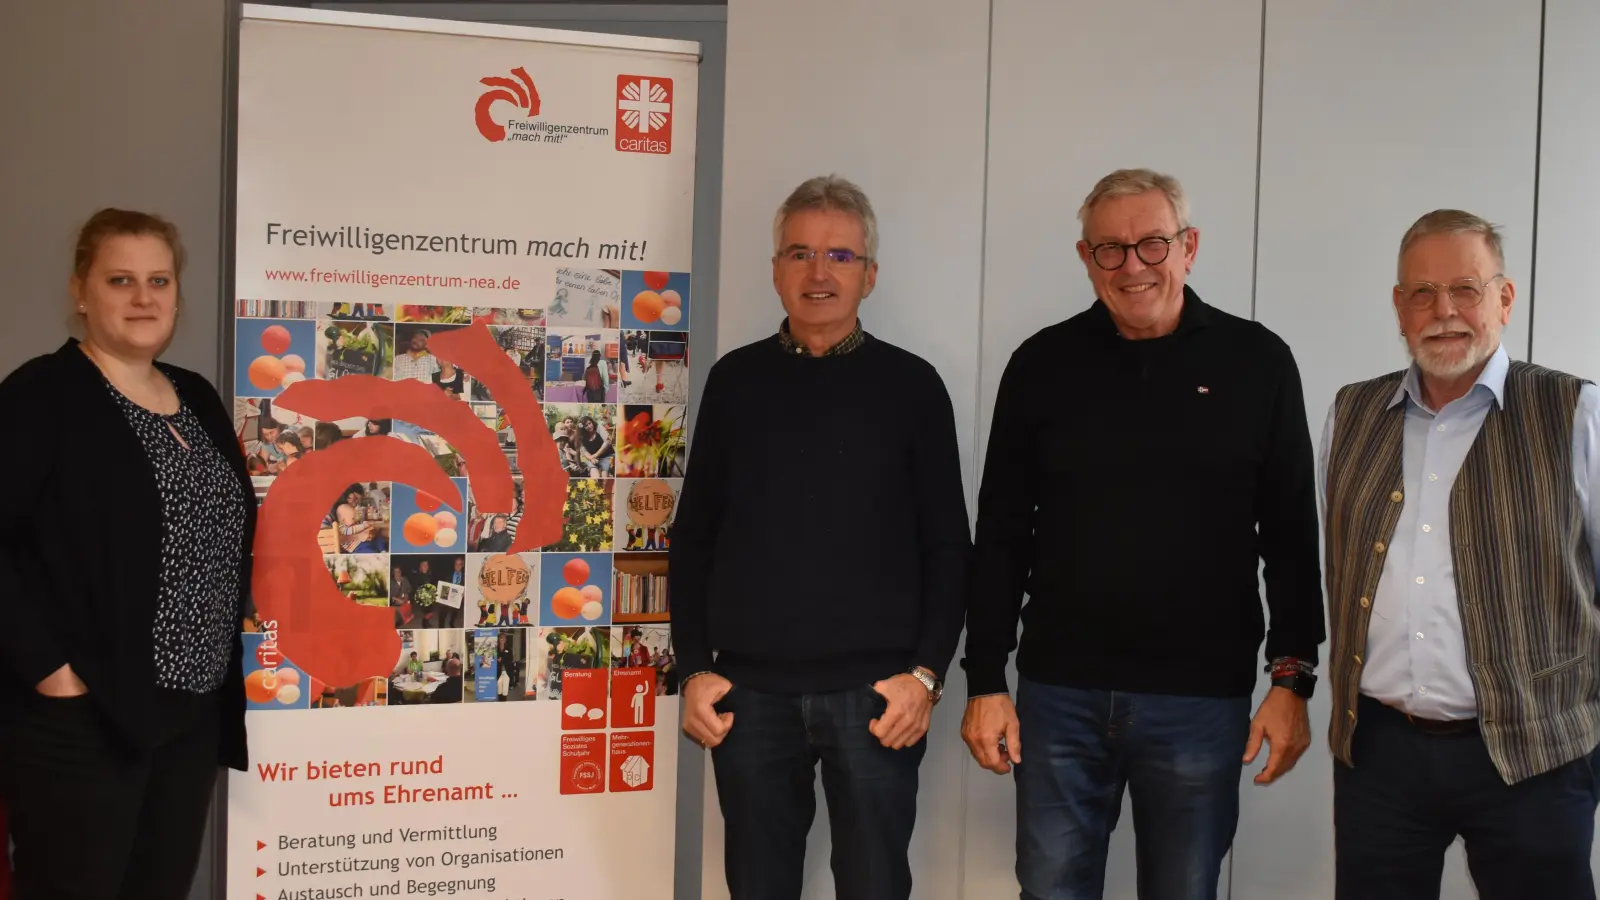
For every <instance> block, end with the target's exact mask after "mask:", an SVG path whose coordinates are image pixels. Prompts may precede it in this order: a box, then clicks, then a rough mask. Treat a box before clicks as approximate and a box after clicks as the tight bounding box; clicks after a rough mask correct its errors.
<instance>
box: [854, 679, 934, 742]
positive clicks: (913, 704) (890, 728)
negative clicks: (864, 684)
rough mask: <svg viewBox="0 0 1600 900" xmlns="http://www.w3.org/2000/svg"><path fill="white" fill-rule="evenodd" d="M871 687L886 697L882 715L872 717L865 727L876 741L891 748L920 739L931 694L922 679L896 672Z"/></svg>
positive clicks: (925, 727) (929, 711)
mask: <svg viewBox="0 0 1600 900" xmlns="http://www.w3.org/2000/svg"><path fill="white" fill-rule="evenodd" d="M872 689H873V690H875V691H877V692H878V693H879V694H881V695H883V698H884V699H885V700H888V701H889V708H888V709H886V710H884V712H883V717H882V718H878V719H873V720H872V722H871V723H870V724H869V725H868V727H867V730H868V731H871V732H872V736H873V737H875V738H877V739H878V743H880V744H882V745H884V746H885V747H888V748H889V749H890V750H902V749H904V748H906V747H909V746H911V745H912V744H915V743H916V742H917V741H920V740H922V736H923V735H925V734H927V733H928V719H929V718H930V717H931V716H932V714H933V698H932V697H930V696H928V689H927V688H926V687H925V686H923V684H922V682H920V681H918V680H917V679H916V677H915V676H912V675H896V676H894V677H893V678H888V679H885V680H883V681H880V682H878V683H877V684H874V685H873V686H872Z"/></svg>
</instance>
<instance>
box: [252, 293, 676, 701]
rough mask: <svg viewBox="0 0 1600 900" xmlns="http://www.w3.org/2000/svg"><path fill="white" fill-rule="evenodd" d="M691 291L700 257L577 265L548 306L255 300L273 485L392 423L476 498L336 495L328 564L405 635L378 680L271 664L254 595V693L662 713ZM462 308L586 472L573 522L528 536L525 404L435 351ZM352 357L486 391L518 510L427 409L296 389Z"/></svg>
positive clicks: (396, 372)
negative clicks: (404, 415) (516, 421)
mask: <svg viewBox="0 0 1600 900" xmlns="http://www.w3.org/2000/svg"><path fill="white" fill-rule="evenodd" d="M690 296H691V295H690V276H689V275H688V274H687V273H680V272H655V271H637V272H636V271H618V270H601V269H576V268H573V269H567V268H563V269H560V270H559V271H558V272H557V273H556V274H555V277H554V283H553V284H551V285H550V288H549V292H548V294H547V295H546V296H544V297H542V298H541V299H542V302H543V304H544V305H543V306H542V307H537V308H485V307H480V306H474V305H470V302H468V303H464V304H463V305H460V306H446V305H436V304H412V303H387V302H383V303H335V302H323V301H317V300H314V299H312V300H300V299H296V300H279V299H269V300H255V299H250V300H245V299H241V300H238V301H236V304H235V313H236V318H235V340H236V345H235V348H234V349H235V354H234V360H235V361H234V372H233V376H234V401H233V404H234V423H235V431H236V433H237V435H238V438H239V441H240V442H241V444H242V445H243V447H244V451H245V455H246V460H247V464H248V467H249V470H250V474H251V476H252V480H253V481H254V483H255V488H256V494H257V497H258V500H265V499H266V498H268V497H269V496H270V492H271V490H272V485H273V484H274V483H275V481H276V479H277V478H278V477H279V476H281V475H284V474H285V473H287V472H289V470H290V469H292V468H293V467H294V466H296V465H298V464H300V463H301V462H303V461H306V460H308V459H315V458H316V454H318V453H319V452H322V451H326V450H328V449H329V448H331V447H333V446H334V445H336V444H340V443H342V442H345V441H355V440H370V439H374V438H388V439H391V440H398V441H403V442H405V443H408V444H411V445H414V446H417V447H421V448H423V449H424V450H425V451H426V452H427V453H428V455H429V456H431V457H432V458H433V459H434V460H435V461H436V462H437V463H438V465H439V467H440V469H441V470H442V472H443V473H444V475H446V476H448V477H449V478H450V479H451V482H452V483H453V484H454V485H455V486H456V488H457V489H458V490H459V491H460V496H461V498H462V502H461V504H460V508H456V506H454V505H452V504H451V503H448V502H446V501H445V500H443V499H441V498H437V497H433V496H430V495H429V494H427V493H425V492H423V491H421V490H419V489H417V488H416V487H413V486H411V485H408V484H403V483H400V482H390V481H382V480H370V481H356V482H352V483H351V484H349V486H348V487H347V488H346V489H344V490H343V492H342V493H340V494H338V495H337V496H330V497H328V498H327V508H326V511H325V512H324V513H323V514H322V521H321V527H320V530H319V531H318V533H317V536H316V537H317V541H318V544H319V546H320V547H321V550H322V554H323V559H324V562H325V563H326V569H327V576H328V577H329V578H331V579H333V582H334V583H335V584H336V585H337V586H338V588H339V590H340V592H341V593H343V594H344V595H345V597H346V598H348V599H349V601H350V602H351V603H353V604H358V605H361V606H371V607H386V608H388V609H389V610H390V612H391V614H392V615H393V618H394V627H395V629H396V630H397V632H398V633H399V637H400V653H399V655H398V657H397V658H396V660H395V662H394V666H393V669H392V670H391V671H390V672H388V673H386V674H385V675H384V676H382V677H374V678H371V679H369V680H367V681H366V682H364V683H361V684H355V685H329V684H323V683H321V682H319V681H317V680H316V679H315V678H314V677H312V676H311V675H310V674H308V673H305V672H302V671H299V670H298V669H297V668H296V667H295V665H294V660H293V659H292V658H287V659H283V660H281V661H280V662H279V664H278V665H276V666H275V667H274V668H273V670H272V672H271V673H270V677H268V673H266V672H265V671H264V670H263V669H261V662H260V661H259V659H258V656H261V655H269V656H270V654H263V653H260V652H258V651H259V650H260V649H261V645H262V642H263V640H265V639H267V638H268V635H266V634H265V633H264V630H263V628H262V625H261V622H260V621H259V618H258V617H257V616H256V614H255V612H254V611H253V610H251V611H249V612H248V614H247V616H246V621H245V622H244V626H243V627H244V631H245V643H246V653H245V660H246V687H247V696H248V701H249V702H248V706H249V708H250V709H253V710H287V709H327V708H334V707H340V708H344V707H361V706H414V705H425V704H440V703H445V704H449V703H499V702H511V701H540V700H554V701H557V702H559V703H561V704H562V707H561V711H562V714H561V722H562V729H563V730H564V731H587V730H595V729H606V728H648V727H652V726H653V724H654V721H653V717H654V708H655V698H656V697H657V696H664V695H672V694H676V693H677V685H676V682H675V669H676V665H675V656H674V653H673V648H672V635H671V630H670V627H669V618H670V612H671V602H670V597H669V595H668V588H667V554H668V551H669V550H670V549H671V546H672V542H671V536H672V522H673V517H674V513H675V511H676V508H677V503H678V492H679V490H680V489H681V485H682V477H683V468H684V463H685V455H686V452H687V414H688V400H689V371H688V367H689V364H690V362H689V326H690V309H691V299H690ZM463 328H482V329H484V330H486V332H487V333H488V335H489V336H490V338H491V339H492V340H493V342H494V344H495V346H497V347H499V348H500V349H501V350H502V351H503V352H504V353H505V355H506V357H507V358H508V359H509V360H510V361H511V362H512V364H513V365H514V366H515V367H516V369H517V370H518V371H519V372H521V374H522V376H523V378H524V379H525V380H526V383H527V387H528V390H530V391H531V392H532V394H533V396H534V397H536V398H537V399H538V401H539V403H540V405H541V407H542V411H543V415H544V422H543V426H544V427H545V428H546V429H547V431H548V433H549V435H550V437H551V438H552V441H553V443H554V446H555V451H554V452H555V453H556V454H557V458H558V460H559V462H560V466H561V468H562V470H563V471H564V472H565V474H566V476H567V491H566V503H565V506H564V508H563V510H562V515H561V522H562V528H561V535H560V537H559V538H558V539H557V540H556V541H555V542H553V543H550V544H548V545H546V546H544V547H542V548H539V549H537V550H533V551H528V552H522V553H512V552H511V550H512V548H513V542H514V541H515V539H516V535H517V527H518V524H519V522H520V520H521V519H522V514H523V510H522V503H523V490H522V487H523V485H522V472H523V466H522V465H520V464H519V446H518V440H517V438H518V436H517V434H516V433H515V430H514V429H513V428H512V427H511V425H510V423H509V421H508V417H507V415H506V414H505V411H504V410H503V409H502V408H501V405H500V402H499V400H498V399H497V398H496V397H495V396H494V395H493V392H491V391H490V390H489V389H488V387H487V386H485V385H483V384H479V383H477V382H476V381H475V380H474V378H473V373H472V372H470V371H464V370H463V369H462V368H458V367H457V366H455V365H453V364H452V363H451V362H449V361H447V360H445V359H442V358H440V357H439V356H437V355H435V354H434V352H433V351H432V350H430V342H432V341H434V340H437V339H438V337H439V336H440V335H442V334H445V333H448V332H450V331H453V330H456V329H463ZM353 375H362V376H374V377H376V378H379V379H384V380H388V381H394V382H404V381H417V382H421V383H423V384H430V385H433V386H434V387H436V388H438V389H439V390H441V391H444V392H445V393H446V394H448V395H449V396H450V397H452V398H454V399H457V400H459V401H460V402H462V403H465V404H468V405H469V408H470V411H471V413H472V415H473V417H474V418H475V419H476V420H477V422H479V423H481V425H482V427H485V428H488V429H489V430H490V431H491V432H492V433H493V434H494V436H495V443H496V444H497V445H498V447H499V449H500V451H501V452H502V453H504V455H505V458H506V460H507V462H508V463H509V464H510V470H511V474H512V488H513V489H512V495H513V497H514V500H513V503H512V508H510V509H496V508H491V507H489V506H487V505H484V504H480V503H479V501H478V498H477V497H476V496H475V495H474V493H473V491H472V489H471V486H470V485H471V482H470V479H469V473H468V467H469V465H473V464H474V461H473V460H471V459H469V458H467V456H466V455H464V454H463V453H461V452H459V451H458V450H457V448H455V447H453V446H451V445H450V443H449V442H448V441H446V440H445V439H444V438H443V437H441V436H440V435H439V434H436V433H434V432H433V431H430V430H429V429H428V428H426V427H423V426H421V425H418V424H415V423H410V422H406V421H403V420H401V419H398V418H383V419H377V418H374V419H368V418H349V419H341V420H336V421H318V420H315V419H312V418H310V417H309V416H306V415H303V414H301V413H298V412H296V411H295V410H293V409H292V408H289V407H287V406H285V405H284V404H282V403H281V402H280V395H282V394H283V392H284V391H285V390H287V389H289V388H290V387H292V386H293V385H294V384H295V383H297V382H300V381H303V380H309V379H321V380H334V379H339V378H345V377H348V376H353ZM513 381H514V379H513ZM519 387H520V385H519ZM384 412H385V413H388V412H390V411H389V410H387V409H386V410H384ZM395 414H399V413H395ZM524 443H528V445H529V446H543V445H542V443H541V444H539V445H534V444H531V443H530V442H526V441H525V442H524ZM330 459H331V458H330ZM306 471H307V472H308V473H309V472H310V471H311V470H310V469H307V470H306ZM437 489H438V488H437V487H435V490H437ZM319 509H320V506H319ZM313 514H315V513H313ZM318 577H320V576H318ZM647 720H648V721H647Z"/></svg>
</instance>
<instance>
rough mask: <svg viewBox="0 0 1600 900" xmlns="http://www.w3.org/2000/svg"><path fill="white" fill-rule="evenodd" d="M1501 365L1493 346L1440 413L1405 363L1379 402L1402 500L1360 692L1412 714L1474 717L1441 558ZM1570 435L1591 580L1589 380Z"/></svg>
mask: <svg viewBox="0 0 1600 900" xmlns="http://www.w3.org/2000/svg"><path fill="white" fill-rule="evenodd" d="M1510 365H1511V361H1510V358H1509V357H1508V356H1507V355H1506V351H1505V348H1504V347H1501V348H1500V349H1498V350H1496V351H1495V353H1494V356H1492V357H1490V359H1489V362H1488V363H1487V364H1486V365H1485V366H1484V367H1483V372H1482V374H1480V375H1479V376H1478V380H1477V383H1475V384H1474V385H1473V386H1472V389H1471V390H1470V391H1468V392H1467V394H1466V396H1464V397H1460V398H1458V399H1456V400H1454V401H1452V402H1450V403H1447V404H1445V406H1444V408H1443V409H1440V410H1432V409H1429V408H1428V404H1427V403H1426V402H1425V401H1424V400H1423V394H1422V385H1421V383H1420V381H1419V377H1418V372H1417V367H1416V366H1415V365H1413V366H1412V367H1411V369H1410V370H1409V371H1407V372H1406V376H1405V379H1404V381H1403V382H1402V383H1401V385H1400V387H1399V388H1397V389H1396V390H1395V395H1394V399H1393V400H1392V401H1390V404H1389V406H1390V408H1391V409H1392V408H1393V407H1394V404H1396V403H1405V404H1406V413H1405V415H1406V423H1405V450H1404V454H1405V459H1404V477H1405V506H1404V507H1403V508H1402V509H1401V512H1400V521H1399V523H1398V524H1397V525H1396V526H1395V531H1394V536H1393V537H1392V538H1391V539H1390V541H1389V550H1388V553H1387V555H1386V556H1385V557H1384V563H1383V574H1382V576H1380V578H1379V580H1378V592H1377V594H1376V595H1375V596H1374V597H1373V601H1372V618H1371V620H1370V621H1369V623H1368V626H1367V647H1366V652H1365V653H1364V658H1365V660H1366V663H1365V668H1363V669H1362V670H1361V693H1363V694H1366V695H1367V696H1369V697H1372V698H1374V699H1377V700H1380V701H1382V702H1383V703H1386V704H1388V705H1389V706H1393V707H1395V708H1397V709H1401V710H1404V711H1406V712H1408V713H1411V714H1413V715H1416V716H1420V717H1422V718H1427V719H1470V718H1472V717H1474V716H1476V715H1477V714H1478V712H1477V710H1478V698H1477V695H1476V693H1475V692H1474V690H1473V688H1472V678H1471V674H1470V669H1469V667H1468V665H1467V647H1466V637H1465V634H1464V632H1463V630H1462V627H1461V609H1460V606H1459V605H1458V604H1457V601H1456V581H1455V565H1454V563H1453V561H1452V559H1451V556H1450V489H1451V487H1452V486H1453V485H1454V484H1455V480H1456V475H1457V473H1459V472H1460V471H1461V464H1462V462H1463V461H1464V460H1465V459H1466V457H1467V451H1468V450H1470V449H1472V444H1473V441H1475V440H1476V439H1477V437H1478V431H1479V429H1481V428H1482V427H1483V420H1484V418H1485V417H1486V416H1487V415H1488V414H1489V408H1490V406H1491V405H1493V404H1497V403H1502V402H1504V400H1505V383H1506V370H1507V369H1509V368H1510ZM1335 411H1336V409H1335V408H1334V407H1330V408H1329V409H1328V420H1327V423H1326V425H1324V427H1323V431H1322V449H1321V453H1320V454H1319V458H1318V462H1317V481H1318V484H1319V485H1320V486H1321V494H1322V509H1323V521H1324V523H1326V521H1327V483H1328V449H1329V447H1330V445H1331V443H1332V440H1333V420H1334V414H1335ZM1572 432H1573V433H1572V466H1573V480H1574V482H1575V485H1576V487H1577V490H1578V508H1579V509H1580V510H1582V512H1583V520H1584V523H1585V527H1586V529H1587V532H1588V538H1589V552H1590V555H1591V556H1592V557H1593V559H1594V569H1595V579H1596V582H1597V583H1600V388H1597V387H1596V386H1595V385H1593V384H1587V385H1584V386H1583V389H1582V391H1581V392H1579V394H1578V405H1577V410H1576V414H1575V416H1574V419H1573V428H1572Z"/></svg>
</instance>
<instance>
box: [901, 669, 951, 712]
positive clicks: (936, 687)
mask: <svg viewBox="0 0 1600 900" xmlns="http://www.w3.org/2000/svg"><path fill="white" fill-rule="evenodd" d="M906 674H907V675H910V676H911V677H912V678H915V679H916V680H918V681H920V682H922V686H923V687H925V688H927V689H928V699H929V700H932V701H933V702H934V703H938V702H939V698H940V697H942V696H944V682H942V681H940V680H939V679H937V678H935V677H933V676H932V675H930V674H928V671H927V670H926V669H923V668H922V667H920V666H912V667H911V668H909V669H907V670H906Z"/></svg>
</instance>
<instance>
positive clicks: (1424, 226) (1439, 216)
mask: <svg viewBox="0 0 1600 900" xmlns="http://www.w3.org/2000/svg"><path fill="white" fill-rule="evenodd" d="M1436 234H1450V235H1456V234H1476V235H1478V236H1479V237H1481V238H1483V242H1484V243H1485V244H1487V245H1489V252H1490V253H1491V254H1493V256H1494V264H1495V267H1496V268H1498V269H1500V270H1501V271H1502V272H1504V271H1505V267H1506V253H1505V247H1504V245H1503V242H1502V241H1501V239H1500V229H1499V228H1496V227H1495V226H1494V225H1492V224H1490V223H1489V221H1488V220H1487V219H1484V218H1483V217H1481V216H1475V215H1473V214H1472V213H1469V212H1467V211H1465V210H1460V209H1436V210H1434V211H1433V212H1431V213H1428V214H1426V215H1424V216H1423V217H1422V218H1420V219H1418V220H1417V221H1416V222H1414V223H1412V225H1411V227H1410V228H1409V229H1407V230H1406V236H1405V237H1403V238H1401V239H1400V255H1399V257H1398V258H1397V259H1396V261H1395V273H1396V274H1395V277H1396V278H1398V277H1400V276H1399V269H1400V260H1404V259H1405V256H1406V251H1407V250H1410V249H1411V245H1413V244H1415V243H1416V242H1417V241H1420V240H1422V239H1423V238H1425V237H1432V236H1434V235H1436Z"/></svg>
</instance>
